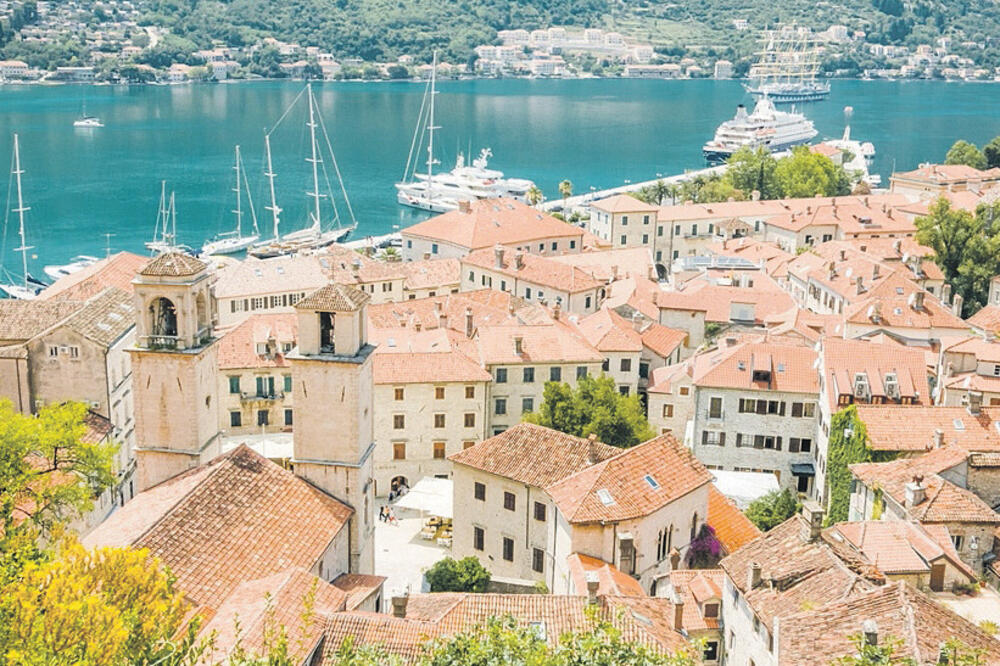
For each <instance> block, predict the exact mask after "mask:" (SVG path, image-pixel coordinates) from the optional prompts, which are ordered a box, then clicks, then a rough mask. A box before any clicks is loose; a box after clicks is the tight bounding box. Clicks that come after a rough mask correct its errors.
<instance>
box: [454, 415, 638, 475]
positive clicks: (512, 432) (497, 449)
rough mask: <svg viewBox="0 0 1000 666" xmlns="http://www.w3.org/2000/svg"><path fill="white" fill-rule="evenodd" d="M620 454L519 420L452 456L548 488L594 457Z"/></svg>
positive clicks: (584, 465) (478, 467)
mask: <svg viewBox="0 0 1000 666" xmlns="http://www.w3.org/2000/svg"><path fill="white" fill-rule="evenodd" d="M619 453H621V449H618V448H615V447H613V446H608V445H607V444H601V443H600V442H591V441H590V440H587V439H581V438H580V437H574V436H572V435H567V434H565V433H561V432H559V431H557V430H551V429H549V428H544V427H542V426H538V425H533V424H530V423H519V424H518V425H516V426H514V427H513V428H510V429H508V430H505V431H503V432H502V433H500V434H499V435H494V436H493V437H490V438H489V439H485V440H483V441H481V442H479V443H478V444H476V445H475V446H472V447H470V448H468V449H465V450H464V451H459V452H458V453H453V454H452V455H450V456H449V457H448V458H449V460H451V461H452V462H454V463H460V464H462V465H468V466H469V467H474V468H475V469H479V470H482V471H484V472H489V473H490V474H496V475H497V476H503V477H506V478H508V479H513V480H515V481H519V482H521V483H527V484H529V485H532V486H535V487H536V488H546V487H547V486H549V485H551V484H553V483H555V482H557V481H559V480H560V479H564V478H566V477H568V476H570V475H571V474H574V473H576V472H579V471H580V470H583V469H587V468H588V467H592V466H593V465H594V463H593V462H591V459H593V460H596V461H598V462H599V461H601V460H607V459H608V458H611V457H612V456H615V455H618V454H619Z"/></svg>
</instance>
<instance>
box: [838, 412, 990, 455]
mask: <svg viewBox="0 0 1000 666" xmlns="http://www.w3.org/2000/svg"><path fill="white" fill-rule="evenodd" d="M857 410H858V418H859V419H861V421H862V422H864V424H865V429H866V430H867V433H868V445H869V446H871V447H872V449H874V450H876V451H926V450H928V449H930V448H932V447H933V446H934V431H935V430H940V431H941V432H942V433H943V435H944V443H945V444H946V445H950V446H957V447H959V448H961V449H965V450H966V451H1000V430H998V428H997V426H996V423H997V419H998V418H1000V409H996V408H992V407H984V408H983V409H982V410H981V411H980V413H979V414H978V415H975V416H974V415H972V414H970V413H969V410H968V409H966V408H965V407H932V406H928V405H857Z"/></svg>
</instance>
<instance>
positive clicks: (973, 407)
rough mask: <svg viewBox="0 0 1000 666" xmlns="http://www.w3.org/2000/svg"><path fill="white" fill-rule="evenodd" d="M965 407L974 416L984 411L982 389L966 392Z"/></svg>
mask: <svg viewBox="0 0 1000 666" xmlns="http://www.w3.org/2000/svg"><path fill="white" fill-rule="evenodd" d="M965 403H966V405H965V408H966V409H967V410H969V414H971V415H972V416H979V413H980V412H981V411H983V394H982V393H981V392H980V391H969V392H968V393H966V394H965Z"/></svg>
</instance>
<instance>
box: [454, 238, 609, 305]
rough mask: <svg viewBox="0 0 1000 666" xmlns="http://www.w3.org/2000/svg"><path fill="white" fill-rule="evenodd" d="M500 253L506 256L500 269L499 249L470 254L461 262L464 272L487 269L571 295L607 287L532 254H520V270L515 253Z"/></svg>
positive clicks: (587, 275)
mask: <svg viewBox="0 0 1000 666" xmlns="http://www.w3.org/2000/svg"><path fill="white" fill-rule="evenodd" d="M500 251H501V252H502V253H503V254H502V257H503V258H502V261H501V264H500V265H499V266H498V265H497V261H496V252H497V249H496V248H483V249H481V250H474V251H472V252H470V253H469V254H467V255H466V256H465V257H463V258H462V267H463V268H462V270H463V272H466V273H467V272H468V271H469V268H470V267H473V268H481V269H487V270H489V271H491V272H494V273H499V274H501V275H506V276H508V277H510V278H512V279H517V280H525V281H527V282H531V283H533V284H536V285H540V286H543V287H547V288H550V289H556V290H558V291H565V292H566V293H569V294H578V293H580V292H584V291H589V290H593V289H598V288H599V287H601V286H603V284H604V283H603V282H601V281H600V280H597V279H595V278H594V277H593V276H591V274H590V273H588V272H587V271H585V270H583V269H582V268H577V267H576V266H571V265H569V264H565V263H563V262H560V261H555V260H554V259H552V258H549V257H544V256H539V255H537V254H532V253H530V252H522V253H521V265H520V268H519V267H518V265H517V259H516V257H515V252H513V251H511V250H506V249H501V250H500ZM497 286H499V285H497Z"/></svg>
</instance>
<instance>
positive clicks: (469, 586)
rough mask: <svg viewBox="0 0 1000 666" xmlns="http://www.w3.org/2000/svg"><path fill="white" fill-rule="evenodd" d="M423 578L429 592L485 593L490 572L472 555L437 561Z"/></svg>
mask: <svg viewBox="0 0 1000 666" xmlns="http://www.w3.org/2000/svg"><path fill="white" fill-rule="evenodd" d="M424 576H425V577H426V578H427V583H428V584H429V585H430V586H431V592H485V591H486V588H487V587H489V584H490V572H489V571H487V570H486V567H484V566H483V565H482V564H481V563H480V562H479V558H477V557H475V556H473V555H470V556H469V557H463V558H462V559H460V560H456V559H454V558H452V557H446V558H444V559H443V560H438V561H437V562H435V563H434V566H432V567H431V568H430V569H428V570H427V572H426V573H425V574H424Z"/></svg>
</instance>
